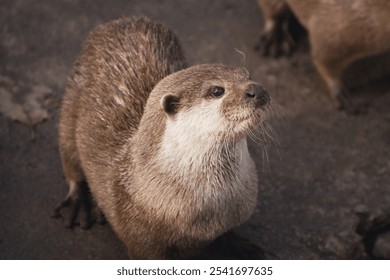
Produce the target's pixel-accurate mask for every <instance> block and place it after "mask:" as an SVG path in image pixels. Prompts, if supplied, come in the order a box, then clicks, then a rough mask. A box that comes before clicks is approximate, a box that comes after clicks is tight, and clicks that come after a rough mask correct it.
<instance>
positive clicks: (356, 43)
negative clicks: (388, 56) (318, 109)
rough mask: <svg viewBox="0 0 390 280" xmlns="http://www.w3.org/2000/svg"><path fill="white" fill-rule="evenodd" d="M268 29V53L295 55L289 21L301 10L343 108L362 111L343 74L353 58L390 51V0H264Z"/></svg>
mask: <svg viewBox="0 0 390 280" xmlns="http://www.w3.org/2000/svg"><path fill="white" fill-rule="evenodd" d="M258 3H259V6H260V8H261V10H262V11H263V15H264V21H265V28H264V32H263V34H262V36H261V38H260V43H259V45H258V47H259V48H261V49H262V51H263V54H265V55H267V54H273V55H279V54H289V53H291V51H292V49H293V47H294V41H293V39H292V36H291V34H290V31H289V28H288V25H289V21H290V19H291V18H292V15H295V16H296V17H297V19H298V21H299V22H300V23H301V24H302V25H303V27H304V28H306V29H307V31H308V33H309V42H310V45H311V56H312V59H313V63H314V65H315V67H316V68H317V70H318V72H319V74H320V76H321V77H322V79H323V80H324V81H325V83H326V85H327V87H328V89H329V93H330V96H331V98H332V100H334V101H335V102H336V104H337V106H338V107H339V108H340V109H345V110H346V111H347V112H348V113H358V112H359V111H361V109H363V108H362V107H361V108H359V106H356V104H355V105H353V104H350V101H349V100H348V99H349V93H348V90H347V89H345V86H344V85H343V82H342V77H343V73H344V72H345V70H346V69H347V68H348V66H350V65H351V64H352V63H353V62H355V61H357V60H359V59H361V58H364V57H367V56H372V55H376V54H380V53H384V52H386V51H388V50H390V40H388V38H390V21H389V15H390V2H389V1H387V0H370V1H365V0H346V1H333V0H314V1H303V0H258Z"/></svg>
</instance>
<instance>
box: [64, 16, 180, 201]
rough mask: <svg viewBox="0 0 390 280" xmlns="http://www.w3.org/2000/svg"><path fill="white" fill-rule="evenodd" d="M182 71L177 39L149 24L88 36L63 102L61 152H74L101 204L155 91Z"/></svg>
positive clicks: (135, 21) (111, 27)
mask: <svg viewBox="0 0 390 280" xmlns="http://www.w3.org/2000/svg"><path fill="white" fill-rule="evenodd" d="M184 66H185V61H184V56H183V52H182V50H181V47H180V44H179V41H178V39H177V37H176V36H175V34H174V33H173V32H172V31H170V30H169V29H168V28H167V27H166V26H165V25H163V24H160V23H155V22H152V21H150V20H149V19H147V18H143V17H139V18H138V17H133V18H123V19H119V20H115V21H112V22H109V23H107V24H104V25H100V26H98V27H97V28H95V29H94V30H93V31H92V32H91V33H90V34H89V36H88V38H87V40H86V41H85V43H84V46H83V50H82V52H81V55H80V56H79V58H78V60H77V61H76V62H75V65H74V69H73V72H72V74H71V76H70V78H69V81H68V86H67V89H66V93H65V96H64V99H63V104H62V111H61V121H60V146H66V147H67V148H69V147H70V148H71V149H74V150H75V154H76V155H77V161H79V162H80V166H81V168H82V170H83V173H84V175H85V177H86V179H87V181H88V183H89V185H90V188H91V191H92V192H93V194H94V195H95V198H96V199H97V201H98V203H99V204H100V201H99V200H102V199H100V198H99V197H100V196H101V195H102V194H103V193H104V191H102V190H101V188H102V187H103V185H104V186H106V185H107V183H108V182H110V181H111V179H112V178H110V177H111V169H112V166H113V163H114V161H115V160H116V158H117V156H118V153H120V150H121V147H122V145H123V144H124V143H125V142H126V141H128V140H129V139H130V138H131V137H132V135H133V133H134V131H135V130H136V129H137V127H138V124H139V122H140V119H141V117H142V114H143V110H144V106H145V104H146V100H147V98H148V96H149V94H150V92H151V91H152V89H153V87H154V86H155V85H156V84H157V82H159V81H160V80H161V79H162V78H164V77H165V76H167V75H169V74H171V73H172V72H176V71H178V70H180V69H182V68H183V67H184ZM61 142H62V143H61ZM101 206H102V205H101ZM103 208H104V207H103Z"/></svg>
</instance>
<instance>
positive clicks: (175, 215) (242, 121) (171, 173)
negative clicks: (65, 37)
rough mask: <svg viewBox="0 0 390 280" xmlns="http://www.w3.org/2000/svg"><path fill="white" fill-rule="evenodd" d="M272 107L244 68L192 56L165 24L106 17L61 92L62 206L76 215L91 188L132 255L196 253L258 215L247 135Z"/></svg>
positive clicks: (186, 255) (164, 256)
mask: <svg viewBox="0 0 390 280" xmlns="http://www.w3.org/2000/svg"><path fill="white" fill-rule="evenodd" d="M269 107H270V97H269V95H268V93H267V91H266V89H265V88H263V87H262V86H261V85H260V84H258V83H256V82H254V81H253V80H252V79H251V78H250V75H249V72H248V71H247V70H246V69H245V68H241V67H237V68H236V67H230V66H226V65H222V64H202V65H195V66H191V67H187V65H186V62H185V59H184V55H183V51H182V49H181V47H180V44H179V41H178V39H177V37H176V35H175V34H174V33H173V32H172V31H170V30H169V29H168V28H167V27H166V26H165V25H164V24H162V23H158V22H153V21H151V20H150V19H148V18H145V17H132V18H122V19H119V20H115V21H112V22H109V23H106V24H103V25H100V26H98V27H97V28H96V29H94V30H93V31H92V32H91V33H90V35H89V36H88V38H87V40H86V42H85V44H84V47H83V50H82V52H81V55H80V57H79V58H78V59H77V61H76V63H75V65H74V69H73V72H72V74H71V76H70V78H69V81H68V85H67V88H66V92H65V95H64V98H63V103H62V108H61V117H60V124H59V147H60V154H61V160H62V165H63V169H64V174H65V177H66V181H67V184H68V186H69V192H68V195H67V197H66V198H65V200H64V201H63V202H62V203H61V204H60V205H59V206H58V207H57V209H56V212H59V211H61V209H63V208H65V207H68V206H70V207H71V209H72V212H73V213H72V215H71V216H72V218H71V220H70V223H71V224H72V222H73V221H74V218H75V217H76V216H77V215H79V214H80V213H81V210H82V209H83V207H85V208H87V206H88V205H85V204H89V203H90V201H89V199H88V193H89V192H90V193H91V195H92V197H93V199H94V200H95V201H96V204H97V206H98V207H99V209H101V211H102V212H103V214H104V216H105V217H106V219H107V220H108V222H109V223H110V224H111V226H112V227H113V229H114V230H115V232H116V233H117V235H118V236H119V238H120V239H121V240H122V241H123V243H124V244H125V245H126V246H127V248H128V252H129V257H130V258H135V259H171V258H189V257H191V256H193V255H194V254H195V253H196V252H198V251H199V250H201V249H202V248H203V247H204V246H205V245H207V244H209V243H210V242H212V241H213V240H215V239H216V238H217V237H219V236H221V235H222V234H224V233H225V232H227V231H229V230H230V229H232V228H234V227H236V226H238V225H240V224H242V223H243V222H244V221H246V220H247V219H248V217H249V216H250V215H251V214H252V212H253V210H254V208H255V205H256V200H257V175H256V167H255V164H254V162H253V160H252V159H251V157H250V154H249V152H248V146H247V136H248V135H249V134H250V133H252V132H253V131H254V130H255V129H256V127H258V126H259V125H260V124H261V123H262V122H263V121H265V120H266V115H267V112H268V111H269V109H268V108H269ZM85 182H87V183H88V188H89V189H86V186H85Z"/></svg>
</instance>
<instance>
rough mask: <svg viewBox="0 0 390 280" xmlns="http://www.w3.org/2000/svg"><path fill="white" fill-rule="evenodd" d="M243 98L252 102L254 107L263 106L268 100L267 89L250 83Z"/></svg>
mask: <svg viewBox="0 0 390 280" xmlns="http://www.w3.org/2000/svg"><path fill="white" fill-rule="evenodd" d="M244 98H245V101H246V102H251V103H254V105H255V106H256V107H260V106H264V105H266V104H267V103H269V101H270V97H269V95H268V93H267V90H266V89H265V88H264V87H262V86H260V85H258V84H251V85H250V87H249V88H248V89H247V90H246V91H245V96H244Z"/></svg>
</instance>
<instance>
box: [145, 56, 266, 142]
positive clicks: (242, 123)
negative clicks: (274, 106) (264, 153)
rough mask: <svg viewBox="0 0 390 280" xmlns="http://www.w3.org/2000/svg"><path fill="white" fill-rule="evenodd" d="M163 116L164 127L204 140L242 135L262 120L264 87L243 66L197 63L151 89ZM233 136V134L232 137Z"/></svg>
mask: <svg viewBox="0 0 390 280" xmlns="http://www.w3.org/2000/svg"><path fill="white" fill-rule="evenodd" d="M157 93H158V97H157V96H154V97H157V98H158V99H159V102H160V109H161V110H163V112H164V113H165V116H166V118H167V124H166V129H170V130H172V131H176V133H180V134H183V133H186V134H187V135H189V137H194V138H199V139H198V140H201V139H207V138H209V137H213V138H214V137H217V138H224V137H229V138H236V139H237V138H240V136H246V135H247V134H248V133H249V132H250V131H251V130H253V129H254V128H255V127H256V126H257V125H259V123H260V122H261V121H262V120H263V119H264V116H265V111H266V110H267V108H268V105H269V103H270V98H269V95H268V93H267V91H266V89H265V88H263V87H262V86H261V85H259V84H258V83H256V82H254V81H253V80H251V78H250V76H249V73H248V71H247V70H246V69H245V68H234V67H229V66H225V65H221V64H204V65H197V66H193V67H190V68H187V69H185V70H182V71H179V72H176V73H174V74H172V75H170V76H168V77H166V78H165V79H163V80H162V81H161V82H160V83H159V84H158V85H157V86H156V88H155V89H154V90H153V92H152V95H151V97H152V96H153V95H154V94H157ZM232 136H234V137H232Z"/></svg>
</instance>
